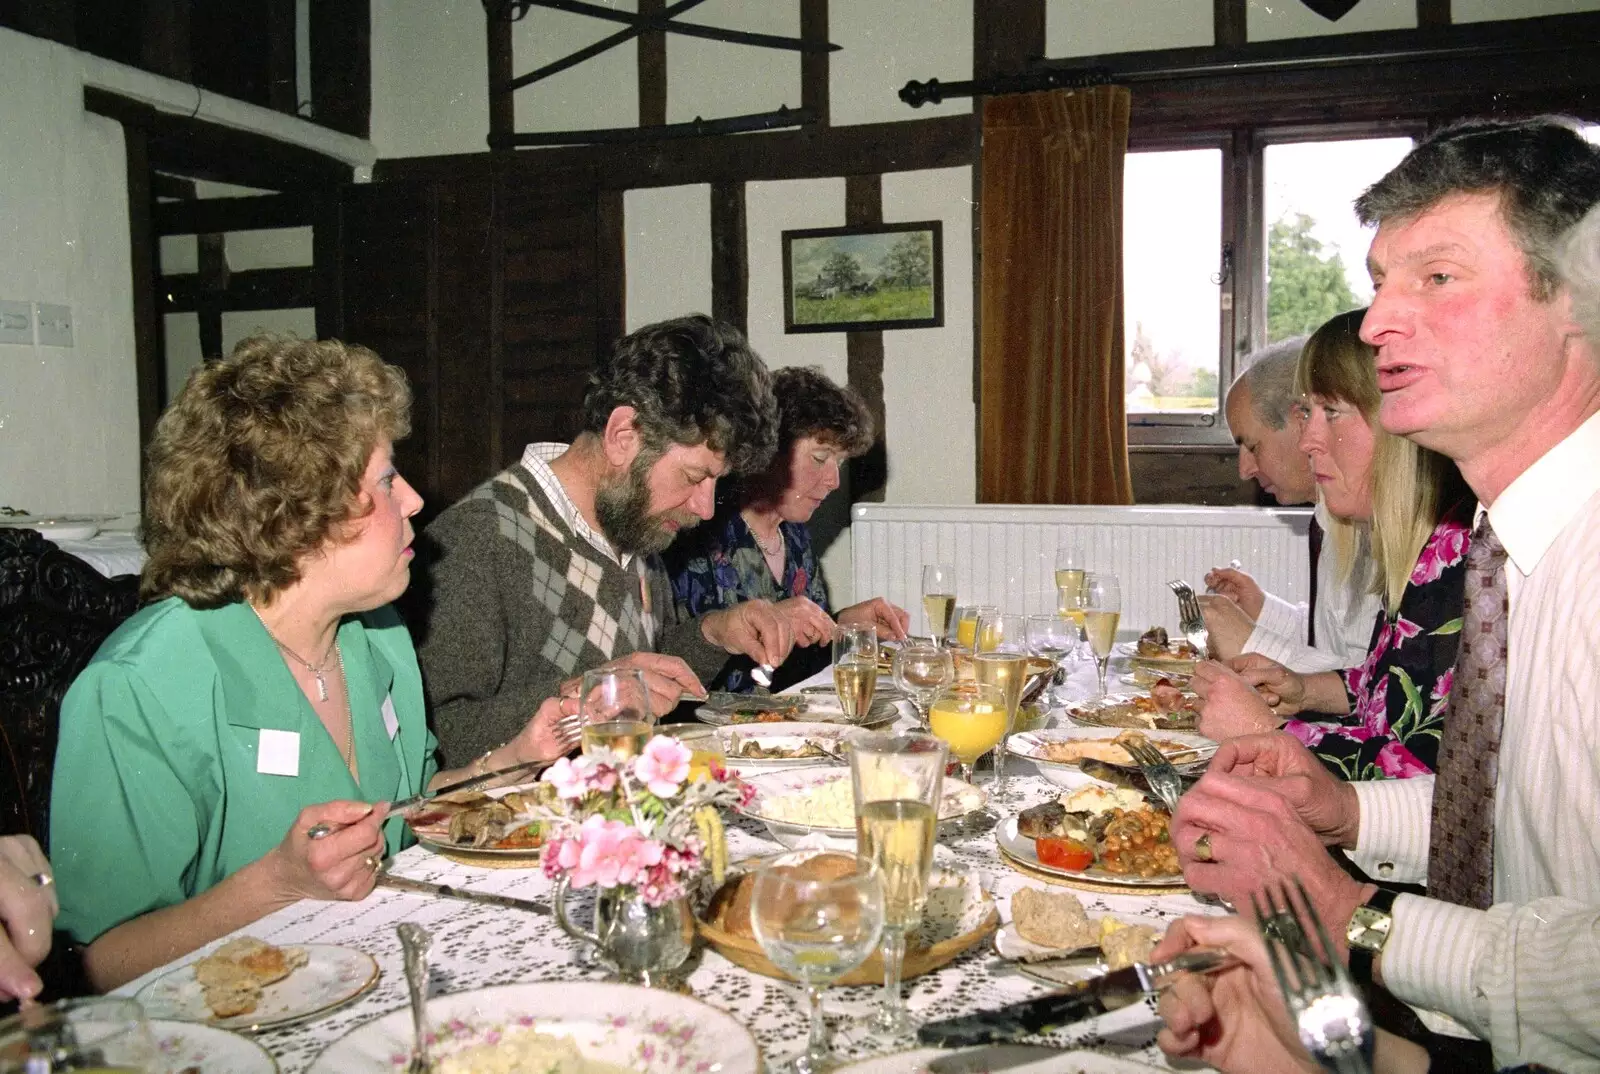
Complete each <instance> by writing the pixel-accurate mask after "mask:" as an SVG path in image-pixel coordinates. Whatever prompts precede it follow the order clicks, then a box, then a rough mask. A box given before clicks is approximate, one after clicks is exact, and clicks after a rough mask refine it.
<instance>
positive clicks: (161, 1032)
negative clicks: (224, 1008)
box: [150, 1019, 278, 1074]
mask: <svg viewBox="0 0 1600 1074" xmlns="http://www.w3.org/2000/svg"><path fill="white" fill-rule="evenodd" d="M150 1036H152V1037H153V1038H155V1042H156V1050H157V1051H159V1052H160V1053H161V1059H162V1061H163V1062H164V1063H165V1064H166V1069H168V1070H170V1071H172V1072H173V1074H278V1063H277V1060H275V1059H273V1058H272V1056H271V1055H269V1054H268V1053H267V1050H266V1049H265V1048H263V1047H261V1045H259V1044H257V1043H256V1042H255V1041H253V1040H251V1039H250V1038H249V1037H242V1036H240V1035H239V1034H237V1033H230V1032H228V1031H227V1030H226V1029H218V1028H217V1027H216V1026H208V1025H203V1024H201V1023H199V1022H171V1021H165V1020H162V1019H155V1020H152V1021H151V1022H150Z"/></svg>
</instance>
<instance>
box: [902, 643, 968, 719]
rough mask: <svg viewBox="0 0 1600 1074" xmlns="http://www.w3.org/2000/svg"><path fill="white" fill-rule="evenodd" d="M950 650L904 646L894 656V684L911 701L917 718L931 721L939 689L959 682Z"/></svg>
mask: <svg viewBox="0 0 1600 1074" xmlns="http://www.w3.org/2000/svg"><path fill="white" fill-rule="evenodd" d="M955 677H956V665H955V661H953V660H952V659H951V658H950V650H949V649H945V648H942V647H940V646H937V645H921V644H917V645H903V646H901V647H900V651H899V652H897V653H895V654H894V682H895V685H896V686H898V687H900V689H902V690H904V691H905V692H906V696H907V697H909V698H911V704H912V705H914V706H916V709H917V715H918V716H919V717H921V718H922V722H923V723H924V724H926V723H927V722H928V702H929V701H932V700H933V695H934V694H935V693H937V692H938V691H939V688H940V687H942V686H945V685H947V684H949V683H951V682H954V681H955Z"/></svg>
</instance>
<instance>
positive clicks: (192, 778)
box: [51, 337, 566, 988]
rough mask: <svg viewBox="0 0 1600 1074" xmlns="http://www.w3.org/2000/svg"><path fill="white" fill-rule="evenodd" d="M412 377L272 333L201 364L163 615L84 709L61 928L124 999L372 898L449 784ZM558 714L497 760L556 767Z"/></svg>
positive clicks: (160, 439)
mask: <svg viewBox="0 0 1600 1074" xmlns="http://www.w3.org/2000/svg"><path fill="white" fill-rule="evenodd" d="M410 409H411V393H410V390H409V388H408V387H407V385H406V381H405V377H404V374H402V373H401V372H400V371H399V370H398V369H396V368H395V367H393V366H390V365H386V364H385V363H384V362H382V361H381V360H380V359H379V358H378V356H377V355H375V354H373V353H372V352H371V351H369V350H366V349H365V348H362V347H352V346H346V345H345V344H342V343H338V342H334V341H320V342H319V341H310V340H287V339H276V338H268V337H263V338H257V339H251V340H246V341H245V342H243V343H241V344H240V345H239V346H238V347H237V348H236V349H235V350H234V352H233V354H232V355H230V356H229V357H228V358H226V359H222V360H220V361H215V362H209V363H207V364H206V365H204V366H202V367H201V368H200V369H198V370H196V371H195V372H194V374H192V375H191V376H190V378H189V381H188V384H187V385H186V386H185V387H184V389H183V391H182V392H181V393H180V394H179V396H178V398H177V399H176V400H175V401H174V402H173V404H172V406H171V407H170V408H168V410H167V411H166V413H165V414H163V415H162V417H161V420H160V422H159V423H158V424H157V426H156V432H155V437H154V439H153V442H152V443H151V445H150V451H149V475H148V482H147V487H146V507H145V543H146V547H147V551H148V554H149V560H148V562H147V563H146V565H145V569H144V572H143V576H142V577H141V580H140V587H141V591H142V595H143V596H144V598H145V600H146V601H147V602H149V603H147V605H146V606H145V607H144V608H143V609H142V610H141V611H140V612H139V613H138V614H137V615H135V616H134V617H133V618H132V619H130V620H128V622H127V623H125V624H123V626H122V627H121V628H120V629H118V630H117V631H116V632H115V633H114V634H112V635H111V637H110V638H108V639H107V640H106V642H105V644H104V645H103V646H101V648H100V650H99V652H98V653H96V654H95V657H94V659H93V660H92V661H91V662H90V663H89V665H88V666H87V667H86V668H85V669H84V672H83V674H82V675H80V676H79V678H78V679H77V681H76V682H74V684H73V686H72V688H71V690H70V691H69V692H68V694H67V696H66V699H65V700H64V702H63V704H62V711H61V739H60V741H61V745H60V748H59V750H58V752H57V756H56V771H55V784H54V786H55V794H54V801H53V804H52V830H51V846H52V857H53V859H54V861H55V868H56V878H57V881H58V883H59V887H58V891H59V892H60V899H61V925H62V927H63V928H65V929H66V930H67V931H69V932H70V933H72V935H73V936H74V937H75V938H76V939H78V940H79V941H80V942H82V943H85V944H87V945H88V947H87V951H86V955H85V959H86V966H87V969H88V971H89V977H90V980H91V981H92V982H93V983H94V984H95V985H96V986H97V987H100V988H113V987H116V986H117V985H119V984H122V983H124V982H126V981H129V980H131V979H133V978H134V977H137V976H139V975H140V974H142V973H144V972H146V971H147V970H150V969H152V968H154V967H155V966H158V965H160V964H162V963H164V962H167V961H169V960H171V959H172V958H174V957H177V956H178V955H181V954H183V953H185V952H187V951H191V950H194V949H195V948H197V947H200V946H201V945H203V944H206V943H208V942H210V941H211V940H213V939H216V938H217V937H219V936H222V935H224V934H226V933H228V932H231V931H233V930H235V929H237V928H240V927H241V926H244V925H246V924H249V923H250V922H252V921H255V920H257V919H258V918H260V917H262V916H264V915H265V914H267V913H270V912H271V911H273V910H275V909H277V908H278V907H281V906H284V905H287V904H289V903H291V902H294V901H295V900H297V899H301V898H313V899H360V898H363V897H365V896H366V894H367V893H368V892H370V891H371V890H372V887H373V884H374V882H375V876H376V872H377V867H378V865H379V863H380V862H381V861H382V859H383V858H384V857H385V855H387V854H390V853H393V852H394V851H396V850H399V849H400V848H401V847H402V846H403V845H404V842H405V841H406V840H407V839H408V836H407V834H406V829H405V826H404V824H403V822H402V821H401V819H400V818H399V817H398V816H393V817H391V816H388V815H387V805H386V803H388V802H390V801H393V800H395V799H398V798H404V797H408V796H410V795H412V794H415V793H416V792H418V791H420V790H421V789H422V788H423V787H425V786H430V785H438V784H440V783H442V782H444V781H446V780H449V779H453V778H457V777H459V776H461V775H464V774H465V773H464V772H452V773H442V774H441V773H439V772H438V771H437V767H438V766H437V764H436V762H435V759H434V751H435V742H434V738H433V735H432V734H431V733H430V732H429V730H428V727H427V723H426V721H425V718H424V707H423V694H422V680H421V674H420V672H419V671H418V668H417V660H416V655H415V653H414V652H413V650H412V647H411V639H410V637H409V635H408V634H407V632H406V629H405V626H404V625H403V624H402V623H401V621H400V619H399V617H398V616H397V615H396V613H395V612H394V610H393V609H392V608H391V607H390V602H391V601H393V600H394V599H395V598H396V597H398V596H399V595H400V594H401V593H402V592H403V591H404V590H405V588H406V585H407V583H408V581H409V579H410V570H411V558H412V550H411V541H412V536H413V531H412V526H411V518H412V516H414V515H415V514H416V513H417V511H418V510H419V509H420V508H421V507H422V499H421V497H419V496H418V495H417V493H416V492H415V490H413V489H412V488H411V486H410V485H409V484H407V483H406V480H405V479H404V478H403V477H401V476H400V475H399V473H397V472H396V470H395V468H394V462H393V458H392V456H393V450H394V447H393V445H394V441H396V440H398V439H400V438H402V437H404V436H405V435H406V433H407V432H408V431H409V429H410ZM559 715H560V713H559V708H558V707H557V703H556V702H553V701H552V702H548V703H547V704H546V706H545V707H544V708H542V709H541V710H540V713H539V715H538V716H536V717H535V718H534V719H533V720H531V721H530V722H529V724H528V726H527V728H526V729H525V730H524V732H523V733H522V734H521V735H519V736H518V737H517V738H515V739H513V740H512V742H510V743H509V744H507V745H506V746H505V747H503V748H502V749H501V751H500V756H498V757H492V758H490V759H489V761H490V763H498V764H504V765H509V764H513V763H516V762H519V761H523V760H536V759H545V758H549V757H554V756H557V755H559V754H560V753H562V752H564V750H565V748H566V743H565V742H564V741H562V740H561V738H560V736H559V735H558V734H557V733H556V732H555V730H554V728H555V724H556V722H557V720H558V719H559Z"/></svg>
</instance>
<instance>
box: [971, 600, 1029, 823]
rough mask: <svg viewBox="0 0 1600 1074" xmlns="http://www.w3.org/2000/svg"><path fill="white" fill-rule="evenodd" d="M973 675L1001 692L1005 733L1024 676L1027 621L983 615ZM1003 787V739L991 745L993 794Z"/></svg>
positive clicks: (1013, 719)
mask: <svg viewBox="0 0 1600 1074" xmlns="http://www.w3.org/2000/svg"><path fill="white" fill-rule="evenodd" d="M972 669H973V674H974V677H975V678H976V679H977V680H978V681H979V682H984V683H988V684H989V685H990V686H997V687H999V688H1000V692H1001V693H1002V694H1004V695H1005V705H1006V734H1010V733H1011V729H1012V728H1013V727H1015V726H1016V723H1017V709H1018V708H1019V707H1020V705H1021V704H1022V686H1023V683H1024V681H1025V680H1026V679H1027V677H1028V624H1027V619H1026V617H1024V616H1021V615H987V616H984V617H983V618H982V619H980V620H978V649H977V651H976V652H974V653H973V656H972ZM1005 787H1006V742H1005V739H1004V738H1001V740H1000V741H999V742H998V743H997V744H996V745H995V748H994V792H993V793H994V795H995V796H996V797H997V798H998V797H999V796H1000V795H1001V794H1003V793H1004V792H1005Z"/></svg>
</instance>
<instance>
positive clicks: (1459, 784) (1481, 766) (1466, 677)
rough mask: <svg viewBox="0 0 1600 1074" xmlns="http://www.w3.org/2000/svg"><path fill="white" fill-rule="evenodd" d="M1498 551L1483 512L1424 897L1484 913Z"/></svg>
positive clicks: (1490, 867) (1499, 650)
mask: <svg viewBox="0 0 1600 1074" xmlns="http://www.w3.org/2000/svg"><path fill="white" fill-rule="evenodd" d="M1505 567H1506V550H1505V546H1504V545H1502V544H1501V543H1500V538H1498V537H1496V536H1495V534H1494V528H1493V527H1492V526H1490V525H1489V515H1488V512H1484V515H1483V520H1482V521H1480V522H1479V523H1478V528H1477V529H1475V530H1473V531H1472V544H1471V545H1470V546H1469V547H1468V549H1467V581H1466V609H1465V612H1464V614H1463V615H1462V620H1461V648H1460V650H1459V652H1458V654H1457V656H1456V668H1455V682H1454V683H1453V684H1452V685H1451V687H1450V710H1449V712H1448V713H1447V714H1446V716H1445V720H1444V730H1443V732H1442V733H1441V735H1440V740H1439V774H1438V776H1437V778H1436V779H1435V782H1434V787H1433V832H1432V843H1431V845H1430V846H1429V848H1428V894H1429V895H1430V896H1431V897H1433V898H1435V899H1443V900H1444V901H1445V902H1453V903H1456V904H1457V905H1459V906H1472V907H1476V908H1477V909H1480V910H1483V909H1487V908H1488V906H1489V904H1490V903H1491V902H1492V901H1493V898H1494V791H1495V784H1496V782H1497V781H1498V780H1499V778H1500V725H1501V723H1502V721H1503V720H1504V718H1505V712H1506V619H1507V610H1506V570H1505Z"/></svg>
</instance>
